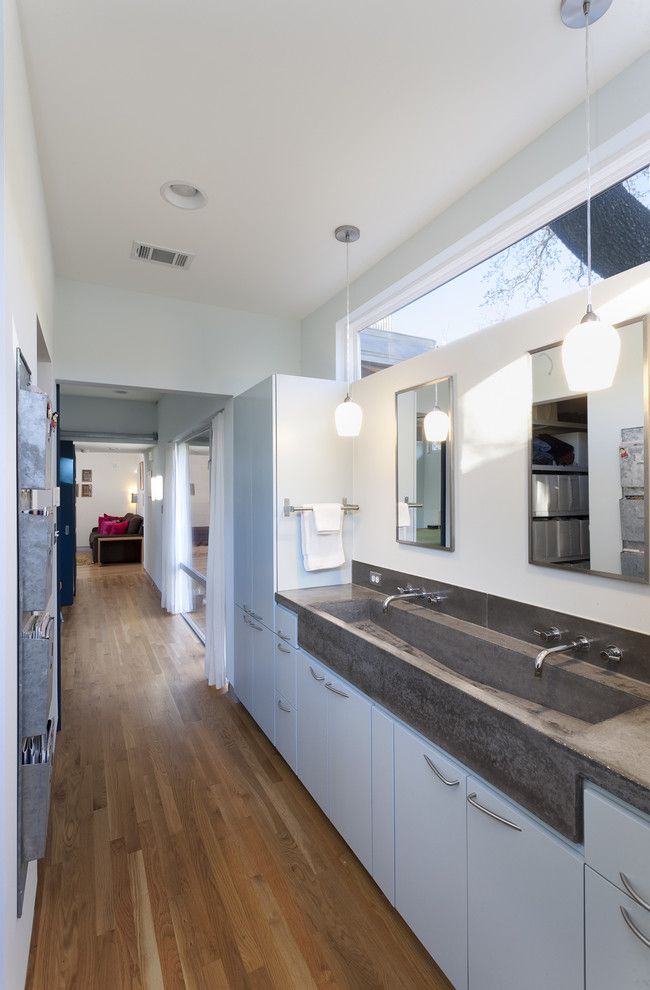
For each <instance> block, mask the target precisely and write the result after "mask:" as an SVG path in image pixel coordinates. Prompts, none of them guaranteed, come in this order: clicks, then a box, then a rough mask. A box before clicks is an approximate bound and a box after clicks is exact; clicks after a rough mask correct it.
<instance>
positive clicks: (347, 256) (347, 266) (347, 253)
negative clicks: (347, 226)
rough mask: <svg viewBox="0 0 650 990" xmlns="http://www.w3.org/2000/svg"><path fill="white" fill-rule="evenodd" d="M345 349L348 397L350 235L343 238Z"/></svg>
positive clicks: (350, 352)
mask: <svg viewBox="0 0 650 990" xmlns="http://www.w3.org/2000/svg"><path fill="white" fill-rule="evenodd" d="M345 345H346V347H345V349H346V353H347V361H346V369H345V371H346V378H347V390H346V391H347V395H348V398H350V365H351V363H352V360H351V359H352V347H351V344H350V235H349V234H348V235H347V236H346V238H345Z"/></svg>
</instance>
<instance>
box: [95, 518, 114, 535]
mask: <svg viewBox="0 0 650 990" xmlns="http://www.w3.org/2000/svg"><path fill="white" fill-rule="evenodd" d="M97 522H98V529H99V535H100V536H106V535H107V534H108V532H109V529H108V527H109V526H113V525H114V523H113V522H112V521H111V520H110V519H102V517H101V516H100V517H99V519H98V520H97Z"/></svg>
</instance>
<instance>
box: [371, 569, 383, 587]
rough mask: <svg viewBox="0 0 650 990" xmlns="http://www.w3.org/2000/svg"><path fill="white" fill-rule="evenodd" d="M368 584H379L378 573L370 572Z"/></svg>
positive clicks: (379, 577)
mask: <svg viewBox="0 0 650 990" xmlns="http://www.w3.org/2000/svg"><path fill="white" fill-rule="evenodd" d="M370 583H371V584H381V574H380V573H379V571H371V572H370Z"/></svg>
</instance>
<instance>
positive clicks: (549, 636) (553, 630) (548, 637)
mask: <svg viewBox="0 0 650 990" xmlns="http://www.w3.org/2000/svg"><path fill="white" fill-rule="evenodd" d="M533 632H534V633H536V634H537V635H538V636H539V637H540V639H542V640H543V641H544V642H545V643H550V642H554V641H555V640H558V639H559V638H560V636H561V635H562V633H561V632H560V630H559V629H558V627H557V626H551V627H550V629H533Z"/></svg>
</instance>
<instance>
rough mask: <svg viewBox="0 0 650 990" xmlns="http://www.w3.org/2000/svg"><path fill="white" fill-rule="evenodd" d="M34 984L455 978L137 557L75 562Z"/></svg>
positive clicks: (38, 987) (105, 988)
mask: <svg viewBox="0 0 650 990" xmlns="http://www.w3.org/2000/svg"><path fill="white" fill-rule="evenodd" d="M62 655H63V700H62V710H63V731H62V732H61V733H60V734H59V737H58V742H57V749H56V756H55V780H54V785H53V791H52V808H51V815H50V831H49V838H48V850H47V855H46V858H45V859H44V860H43V861H42V862H40V863H39V873H40V882H39V893H38V901H37V911H36V918H35V923H34V933H33V937H32V948H31V954H30V963H29V973H28V979H27V987H28V988H30V990H45V988H46V987H47V988H48V990H51V988H54V990H59V988H61V990H62V988H67V987H73V986H74V987H79V988H81V990H123V988H127V987H149V988H157V987H163V986H164V987H188V988H189V987H197V988H201V987H203V988H210V990H218V988H223V987H231V988H239V987H246V988H252V990H262V988H269V987H277V988H282V990H287V988H291V987H295V988H297V990H307V988H309V987H318V986H328V987H339V988H349V990H361V988H364V987H386V988H390V990H393V988H395V990H397V988H404V990H414V988H420V987H421V988H425V987H427V988H429V990H445V988H448V987H449V986H450V985H449V984H448V983H447V981H446V980H445V978H444V977H443V976H442V975H441V974H440V971H439V970H438V969H437V967H436V966H435V964H434V963H433V962H432V960H431V959H430V957H429V956H428V955H427V953H426V952H425V951H424V949H423V948H422V947H421V946H420V944H419V943H418V942H417V940H416V939H415V937H414V936H413V934H412V933H411V932H410V931H409V929H408V928H407V927H406V925H405V924H404V923H403V922H402V921H401V919H400V918H399V916H398V915H397V914H396V912H395V911H394V910H393V909H392V907H391V906H390V905H389V904H388V902H387V901H386V900H385V899H384V897H383V895H382V894H381V893H380V892H379V890H378V889H377V887H375V885H374V883H373V882H372V881H371V880H370V878H369V877H368V875H367V874H366V872H365V870H364V869H363V868H362V867H361V866H360V864H359V863H358V861H357V860H356V859H355V857H354V856H352V855H351V854H350V852H349V850H348V848H347V846H346V845H345V843H344V842H343V840H342V839H341V838H340V836H339V835H338V834H337V832H336V831H335V830H334V828H333V827H332V826H331V825H330V824H329V822H328V821H327V819H326V818H325V816H324V815H323V814H322V813H321V811H320V809H319V808H318V807H317V805H316V804H315V803H314V802H313V801H312V799H311V797H310V796H309V795H308V793H307V792H306V791H305V789H304V788H303V787H302V785H301V784H300V783H299V781H298V780H297V778H296V777H295V776H294V775H293V774H292V773H291V771H290V770H289V769H288V768H287V766H286V764H285V763H284V761H283V760H282V759H281V757H280V756H279V755H278V753H277V752H276V751H275V750H274V748H273V747H272V746H271V745H270V743H269V742H268V741H267V740H266V739H265V737H264V736H263V735H262V733H261V732H260V731H259V730H258V729H257V727H256V725H255V724H254V722H253V721H252V719H251V718H250V717H249V716H248V714H247V713H246V712H245V711H244V710H243V709H242V707H241V706H240V705H238V704H235V703H234V702H233V701H232V699H231V698H229V697H225V696H219V695H217V693H216V692H215V691H214V690H210V689H208V688H207V686H206V685H205V683H204V680H203V649H202V647H201V646H200V644H199V643H198V641H197V640H196V638H195V637H194V635H193V634H192V632H191V631H190V629H189V628H188V626H187V625H186V624H185V623H184V622H183V620H182V619H181V618H179V617H170V616H167V615H166V614H165V613H163V612H162V611H161V609H160V604H159V597H158V594H157V593H156V591H155V589H154V588H153V587H152V585H151V584H150V582H149V580H148V578H147V576H146V574H145V573H144V571H143V570H142V569H140V568H138V567H136V566H133V565H124V566H121V565H115V566H112V567H106V568H96V567H91V566H88V567H80V568H79V570H78V585H77V601H76V604H75V605H74V606H73V607H72V608H69V609H67V610H66V614H65V623H64V625H63V646H62Z"/></svg>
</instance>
